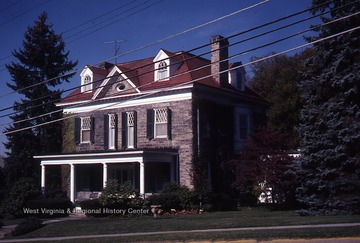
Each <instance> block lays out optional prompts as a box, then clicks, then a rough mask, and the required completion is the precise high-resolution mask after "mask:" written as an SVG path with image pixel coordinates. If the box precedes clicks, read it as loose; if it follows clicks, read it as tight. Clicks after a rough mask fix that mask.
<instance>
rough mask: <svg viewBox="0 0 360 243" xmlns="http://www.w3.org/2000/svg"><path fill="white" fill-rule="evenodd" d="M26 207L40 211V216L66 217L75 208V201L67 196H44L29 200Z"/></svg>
mask: <svg viewBox="0 0 360 243" xmlns="http://www.w3.org/2000/svg"><path fill="white" fill-rule="evenodd" d="M25 207H26V208H28V209H32V210H37V212H39V213H38V214H37V215H36V216H39V217H45V218H49V217H65V216H68V215H69V213H70V212H71V211H72V210H73V208H74V205H73V203H72V202H71V201H70V200H69V199H67V198H44V199H34V200H29V201H27V202H26V203H25Z"/></svg>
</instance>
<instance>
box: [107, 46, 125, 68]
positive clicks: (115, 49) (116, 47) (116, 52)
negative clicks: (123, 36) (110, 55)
mask: <svg viewBox="0 0 360 243" xmlns="http://www.w3.org/2000/svg"><path fill="white" fill-rule="evenodd" d="M124 41H126V40H112V41H105V42H104V44H114V57H115V64H117V58H116V56H117V54H118V52H119V50H120V46H118V43H120V42H124Z"/></svg>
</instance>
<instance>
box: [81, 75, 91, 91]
mask: <svg viewBox="0 0 360 243" xmlns="http://www.w3.org/2000/svg"><path fill="white" fill-rule="evenodd" d="M81 88H82V92H89V91H91V90H92V83H91V77H90V76H89V75H86V76H85V77H84V82H83V86H82V87H81Z"/></svg>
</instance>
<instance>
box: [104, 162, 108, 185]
mask: <svg viewBox="0 0 360 243" xmlns="http://www.w3.org/2000/svg"><path fill="white" fill-rule="evenodd" d="M107 177H108V176H107V164H106V163H103V187H104V188H105V187H106V182H107Z"/></svg>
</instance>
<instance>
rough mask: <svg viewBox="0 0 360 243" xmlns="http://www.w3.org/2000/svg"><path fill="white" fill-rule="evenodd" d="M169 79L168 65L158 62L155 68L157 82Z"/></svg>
mask: <svg viewBox="0 0 360 243" xmlns="http://www.w3.org/2000/svg"><path fill="white" fill-rule="evenodd" d="M168 78H169V71H168V65H167V64H166V62H165V61H161V62H159V65H158V68H157V80H164V79H168Z"/></svg>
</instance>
